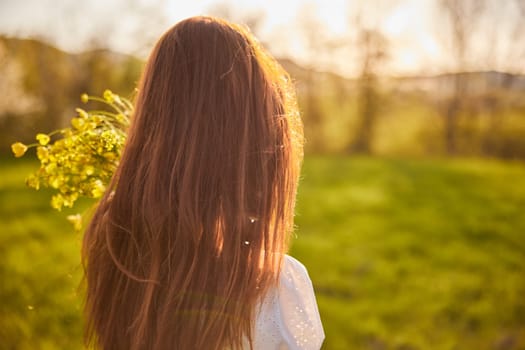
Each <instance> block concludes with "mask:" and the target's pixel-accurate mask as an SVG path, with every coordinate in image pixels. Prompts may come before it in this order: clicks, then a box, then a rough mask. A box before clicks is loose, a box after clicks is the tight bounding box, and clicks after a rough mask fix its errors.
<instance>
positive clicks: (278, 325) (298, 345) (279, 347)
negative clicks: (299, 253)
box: [247, 255, 325, 350]
mask: <svg viewBox="0 0 525 350" xmlns="http://www.w3.org/2000/svg"><path fill="white" fill-rule="evenodd" d="M324 337H325V334H324V331H323V325H322V324H321V318H320V316H319V310H318V308H317V302H316V300H315V294H314V289H313V286H312V281H311V280H310V277H309V276H308V272H307V270H306V268H305V267H304V265H303V264H301V263H300V262H299V261H297V260H296V259H294V258H292V257H291V256H289V255H285V258H284V259H283V266H282V269H281V276H280V282H279V286H278V288H274V289H272V290H270V291H269V292H268V293H267V295H266V296H265V298H264V299H263V302H262V304H261V308H260V310H258V313H257V318H256V320H255V330H254V337H253V338H254V339H253V349H254V350H284V349H289V350H299V349H300V350H319V349H320V348H321V344H322V343H323V340H324ZM247 349H249V347H248V348H247Z"/></svg>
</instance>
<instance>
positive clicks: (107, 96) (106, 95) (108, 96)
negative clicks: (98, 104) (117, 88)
mask: <svg viewBox="0 0 525 350" xmlns="http://www.w3.org/2000/svg"><path fill="white" fill-rule="evenodd" d="M103 96H104V100H106V101H107V102H109V103H112V102H113V101H114V100H115V99H114V97H113V93H112V92H111V90H104V95H103Z"/></svg>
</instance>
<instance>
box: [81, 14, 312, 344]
mask: <svg viewBox="0 0 525 350" xmlns="http://www.w3.org/2000/svg"><path fill="white" fill-rule="evenodd" d="M302 135H303V134H302V124H301V120H300V117H299V113H298V110H297V106H296V99H295V95H294V91H293V88H292V85H291V81H290V77H289V76H288V74H287V73H286V72H285V71H284V70H283V69H282V68H281V66H280V65H279V64H278V63H277V62H276V61H275V60H274V59H273V58H272V57H271V56H270V55H269V54H268V53H267V52H266V51H265V50H264V49H263V48H262V47H261V46H260V45H259V44H258V43H257V41H256V40H255V39H254V37H253V36H252V35H251V33H250V32H249V31H248V30H247V29H245V28H243V27H241V26H237V25H234V24H231V23H228V22H226V21H223V20H220V19H216V18H212V17H194V18H190V19H187V20H184V21H182V22H179V23H178V24H176V25H175V26H174V27H172V28H171V29H169V30H168V31H167V32H166V33H165V34H164V35H163V36H162V37H161V38H160V39H159V41H158V42H157V44H156V46H155V48H154V49H153V51H152V53H151V55H150V57H149V59H148V62H147V64H146V67H145V70H144V72H143V75H142V78H141V81H140V84H139V88H138V95H137V98H136V102H135V112H134V116H133V119H132V123H131V126H130V129H129V133H128V139H127V143H126V145H125V149H124V152H123V155H122V158H121V161H120V164H119V167H118V169H117V171H116V172H115V175H114V177H113V179H112V182H111V184H110V186H109V188H108V190H107V191H106V194H105V195H104V197H103V198H102V200H101V201H100V203H99V204H98V206H97V208H96V211H95V213H94V216H93V218H92V220H91V222H90V225H89V227H88V228H87V231H86V233H85V237H84V241H83V247H82V256H83V263H84V266H85V277H86V278H85V281H86V288H87V291H86V292H87V297H86V305H85V314H86V343H87V344H88V345H94V346H95V347H96V348H100V349H105V350H115V349H116V350H118V349H126V350H128V349H131V350H134V349H135V350H138V349H148V350H150V349H210V350H214V349H217V350H219V349H220V350H222V349H226V348H228V349H240V348H241V347H242V346H243V345H242V344H243V342H246V341H249V342H250V343H251V340H252V337H253V323H254V322H253V321H254V318H255V314H256V312H257V305H258V302H259V301H260V300H261V297H262V296H263V295H264V294H265V293H266V291H267V290H268V289H269V288H271V287H273V286H275V285H276V283H277V281H278V274H279V271H280V266H281V259H282V257H283V254H284V253H285V252H286V251H287V248H288V240H289V236H290V233H291V231H292V229H293V213H294V204H295V195H296V189H297V181H298V175H299V171H300V163H301V161H302V155H303V154H302V145H303V136H302Z"/></svg>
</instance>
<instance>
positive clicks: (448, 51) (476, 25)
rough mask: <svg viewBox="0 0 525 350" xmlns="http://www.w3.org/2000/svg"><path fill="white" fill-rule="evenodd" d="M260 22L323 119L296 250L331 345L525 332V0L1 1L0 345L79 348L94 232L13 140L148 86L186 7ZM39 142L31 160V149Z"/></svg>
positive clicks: (454, 342)
mask: <svg viewBox="0 0 525 350" xmlns="http://www.w3.org/2000/svg"><path fill="white" fill-rule="evenodd" d="M199 14H209V15H215V16H219V17H223V18H226V19H229V20H231V21H234V22H239V23H244V24H246V25H247V26H249V27H250V29H251V30H252V32H254V33H255V35H256V36H257V37H258V38H259V40H260V41H261V42H262V43H263V45H264V46H266V47H267V49H268V50H269V51H270V52H271V53H272V54H273V55H274V56H275V57H276V58H277V59H278V60H279V61H280V62H281V64H282V65H283V66H284V67H285V69H286V70H287V71H288V72H289V73H290V74H291V76H292V78H293V79H294V80H295V83H296V87H297V91H298V97H299V103H300V108H301V111H302V115H303V120H304V124H305V133H306V138H307V143H306V157H305V162H304V167H303V173H302V178H301V184H300V190H299V198H298V207H297V216H296V224H297V230H296V235H295V238H294V240H293V243H292V244H293V245H292V249H291V254H292V255H294V256H296V257H297V258H298V259H299V260H301V261H302V262H303V263H304V264H305V265H306V267H307V268H308V270H309V273H310V276H311V278H312V280H313V284H314V288H315V290H316V293H317V298H318V303H319V307H320V312H321V318H322V320H323V323H324V327H325V332H326V336H327V338H326V340H325V344H324V346H323V349H371V350H383V349H399V350H401V349H403V350H412V349H498V350H505V349H525V240H524V234H525V163H524V161H525V0H455V1H454V0H390V1H386V0H384V1H381V0H368V1H364V0H361V1H359V0H354V1H351V0H323V1H321V0H317V1H307V0H288V1H278V0H266V1H255V0H253V1H249V0H203V1H195V2H179V1H167V0H114V1H102V0H93V1H89V2H87V1H86V2H77V1H67V0H61V1H57V0H55V1H52V0H17V1H15V0H0V281H1V282H0V349H6V350H7V349H81V348H82V320H81V304H82V293H81V290H80V289H78V286H79V284H80V281H81V278H82V268H81V266H80V256H79V250H80V241H81V235H80V234H78V233H74V231H73V228H72V226H70V225H69V224H68V223H67V221H66V220H65V217H66V215H68V214H70V213H75V212H77V211H79V210H80V211H82V210H84V209H87V208H89V207H90V206H92V205H93V202H89V201H83V202H81V203H80V204H79V206H78V208H76V209H75V210H73V211H67V210H66V211H63V212H61V213H58V212H55V211H53V210H52V209H51V207H50V206H49V198H50V195H49V194H50V192H49V191H47V190H45V189H43V190H40V191H39V192H35V191H33V190H31V189H29V188H27V187H25V184H24V179H25V177H26V176H27V175H28V174H29V173H31V172H32V171H34V170H36V168H37V167H38V162H37V161H36V157H33V156H32V155H29V156H26V157H25V158H23V159H16V160H15V159H14V158H13V156H12V155H11V153H10V145H11V144H12V143H13V142H15V141H22V142H27V143H30V142H32V140H33V139H34V135H35V134H36V133H37V132H49V131H51V130H54V129H56V128H59V127H63V126H65V125H67V124H68V123H69V120H70V119H71V118H72V117H73V116H74V115H75V111H74V110H75V107H77V106H79V105H80V100H79V96H80V94H82V93H84V92H86V93H88V94H90V95H101V94H102V92H103V91H104V89H111V90H112V91H114V92H116V93H118V94H121V95H123V96H129V97H132V96H133V91H134V89H135V87H136V83H137V80H138V78H139V75H140V72H141V70H142V67H143V64H144V62H145V60H146V59H147V55H148V53H149V51H150V50H151V48H152V46H153V44H154V42H155V41H156V40H157V38H158V37H159V36H160V35H161V34H162V33H163V32H164V31H165V30H167V29H168V28H169V27H170V26H171V25H173V24H174V23H176V22H177V21H179V20H181V19H183V18H186V17H189V16H193V15H199ZM31 158H33V159H31Z"/></svg>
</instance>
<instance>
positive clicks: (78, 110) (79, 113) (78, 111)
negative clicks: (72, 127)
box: [75, 108, 89, 118]
mask: <svg viewBox="0 0 525 350" xmlns="http://www.w3.org/2000/svg"><path fill="white" fill-rule="evenodd" d="M75 111H76V112H77V113H78V115H79V117H82V118H87V117H89V115H88V113H87V112H86V111H85V110H83V109H82V108H77V109H75Z"/></svg>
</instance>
